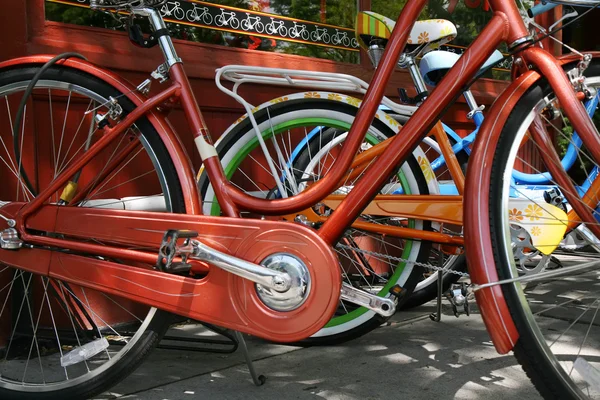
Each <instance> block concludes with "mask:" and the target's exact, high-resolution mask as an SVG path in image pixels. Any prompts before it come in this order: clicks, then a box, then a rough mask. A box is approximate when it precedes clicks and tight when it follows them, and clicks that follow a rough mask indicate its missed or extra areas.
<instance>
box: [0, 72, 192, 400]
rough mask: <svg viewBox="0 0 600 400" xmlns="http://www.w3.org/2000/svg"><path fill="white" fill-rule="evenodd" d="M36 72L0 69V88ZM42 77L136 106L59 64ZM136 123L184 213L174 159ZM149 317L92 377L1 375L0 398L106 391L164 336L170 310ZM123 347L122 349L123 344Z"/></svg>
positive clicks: (174, 204) (145, 124) (174, 206)
mask: <svg viewBox="0 0 600 400" xmlns="http://www.w3.org/2000/svg"><path fill="white" fill-rule="evenodd" d="M38 71H39V67H37V66H26V67H16V68H11V69H7V70H3V71H1V72H0V89H1V88H3V87H5V85H9V84H11V83H16V82H26V81H29V80H31V78H32V77H33V76H34V75H35V74H36V73H37V72H38ZM41 80H42V81H56V82H64V83H67V84H69V85H77V86H80V87H82V88H84V89H87V90H90V91H92V92H94V93H97V94H98V95H100V96H102V97H103V98H105V99H108V98H109V96H112V97H114V98H117V99H119V104H120V105H121V107H123V111H124V113H123V115H126V114H127V113H128V112H131V111H132V110H133V109H134V108H135V106H134V104H133V103H131V102H130V101H129V100H128V99H127V98H126V97H125V96H122V93H120V92H119V91H118V90H117V89H115V88H114V87H112V86H110V85H108V84H107V83H105V82H103V81H101V80H99V79H97V78H95V77H93V76H91V75H88V74H86V73H84V72H81V71H77V70H74V69H70V68H65V67H62V66H61V67H58V66H54V67H52V68H50V69H48V70H47V71H46V72H45V73H44V74H43V76H42V77H41ZM121 96H122V97H121ZM5 117H6V115H4V116H0V118H5ZM136 126H137V127H138V128H139V130H140V131H141V133H142V135H143V137H144V138H145V141H146V149H147V150H151V151H153V152H154V154H155V157H156V161H157V162H158V163H159V165H160V169H161V173H162V175H163V176H164V180H165V185H166V186H167V187H168V191H169V193H170V194H171V196H170V202H171V211H173V212H178V213H181V212H184V211H185V208H184V200H183V194H182V190H181V186H180V183H179V180H178V178H177V173H176V170H175V167H174V165H173V161H172V160H171V158H170V157H169V154H168V152H167V149H166V147H165V146H164V144H163V142H162V141H161V139H160V137H159V135H158V134H157V132H156V131H155V129H154V128H153V126H152V124H151V123H150V122H149V121H148V120H147V119H146V118H142V119H140V120H139V121H138V122H137V123H136ZM163 189H164V188H163ZM149 315H150V314H149ZM150 318H151V319H149V320H148V321H149V324H148V326H147V328H146V330H145V331H143V333H141V336H140V338H139V340H137V342H135V343H134V344H133V345H132V346H131V347H130V348H128V349H127V351H126V352H124V353H123V355H122V356H121V357H120V359H118V360H117V361H116V362H115V363H114V364H113V365H110V367H108V368H106V369H105V370H101V371H99V372H98V373H97V374H95V375H94V376H90V377H89V379H83V380H82V381H81V382H78V383H77V384H75V385H74V386H69V387H65V388H60V389H58V390H51V389H49V388H46V389H47V390H49V391H44V390H43V389H44V387H41V386H40V387H35V388H33V389H32V387H31V386H29V387H27V386H23V388H22V390H14V386H15V385H14V384H13V385H12V389H9V388H8V384H7V383H6V382H3V381H2V378H0V398H2V399H5V400H26V399H36V400H51V399H85V398H89V397H92V396H94V395H95V394H98V393H101V392H103V391H105V390H107V389H108V388H110V387H112V386H114V385H115V384H117V383H118V382H119V381H121V380H123V379H124V378H125V377H127V376H128V375H129V374H130V373H131V372H132V371H134V370H135V368H137V367H138V366H139V365H140V364H141V362H142V361H143V360H144V359H145V358H146V357H147V356H148V355H149V353H150V352H151V350H152V349H153V348H154V347H155V346H156V344H157V343H158V342H159V340H160V339H161V337H162V336H163V335H164V333H165V331H166V330H167V329H168V327H169V325H170V324H171V321H172V318H173V317H172V315H171V314H169V313H166V312H163V311H160V310H155V313H154V314H153V317H150ZM59 343H60V342H59ZM122 348H123V349H125V346H123V347H122ZM3 358H4V357H3ZM0 364H1V362H0ZM99 369H100V368H99ZM94 371H97V370H94ZM88 375H89V373H88ZM86 376H87V375H85V374H84V375H83V377H86ZM78 378H79V377H78Z"/></svg>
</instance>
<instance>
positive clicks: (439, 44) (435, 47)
mask: <svg viewBox="0 0 600 400" xmlns="http://www.w3.org/2000/svg"><path fill="white" fill-rule="evenodd" d="M441 45H442V44H441V43H440V42H434V43H430V44H429V49H430V50H435V49H437V48H438V47H440V46H441Z"/></svg>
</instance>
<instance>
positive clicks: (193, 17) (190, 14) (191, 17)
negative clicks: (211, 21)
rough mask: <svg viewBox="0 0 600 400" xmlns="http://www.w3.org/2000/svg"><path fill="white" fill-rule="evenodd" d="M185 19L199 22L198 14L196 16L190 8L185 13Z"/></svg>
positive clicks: (194, 10) (193, 9) (194, 11)
mask: <svg viewBox="0 0 600 400" xmlns="http://www.w3.org/2000/svg"><path fill="white" fill-rule="evenodd" d="M186 17H187V19H188V20H190V21H192V22H194V21H199V20H200V18H199V17H198V14H197V12H196V9H195V8H192V9H191V10H188V12H187V13H186Z"/></svg>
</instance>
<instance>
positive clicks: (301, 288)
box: [157, 230, 396, 317]
mask: <svg viewBox="0 0 600 400" xmlns="http://www.w3.org/2000/svg"><path fill="white" fill-rule="evenodd" d="M197 236H198V233H196V232H191V231H175V230H169V231H167V232H166V233H165V236H164V238H163V241H162V244H161V247H160V250H159V256H158V264H157V266H158V268H159V269H160V270H161V271H166V272H171V273H181V272H184V273H188V272H189V271H190V270H191V268H192V266H191V264H189V263H188V261H189V260H198V261H204V262H208V263H210V264H211V265H214V266H217V267H219V268H221V269H223V270H225V271H228V272H230V273H232V274H235V275H237V276H239V277H242V278H244V279H247V280H249V281H252V282H254V283H256V291H257V293H258V297H259V298H260V299H261V300H262V301H263V303H265V304H266V305H267V306H268V307H270V308H272V309H273V310H276V311H291V310H294V309H296V308H298V307H299V306H300V305H302V303H304V301H305V300H306V298H307V296H308V294H309V293H310V289H311V280H310V274H309V272H308V269H307V268H306V265H305V264H304V263H303V262H302V260H300V259H299V258H298V257H296V256H294V255H293V254H289V253H275V254H272V255H270V256H268V257H267V258H265V259H264V260H263V261H262V262H261V265H256V264H253V263H250V262H247V261H244V260H241V259H239V258H236V257H233V256H231V255H229V254H226V253H223V252H221V251H218V250H216V249H214V248H212V247H210V246H208V245H206V244H204V243H202V242H200V241H198V240H195V239H194V238H195V237H197ZM179 238H183V239H185V240H184V242H183V243H182V245H178V244H177V239H179ZM176 257H180V258H181V261H177V262H175V259H176ZM265 267H266V268H265ZM340 298H341V299H342V300H344V301H348V302H351V303H353V304H356V305H358V306H362V307H365V308H368V309H369V310H371V311H375V312H376V313H378V314H380V315H381V316H383V317H391V316H392V315H394V312H395V311H396V304H395V303H394V301H393V300H391V299H388V298H382V297H379V296H377V295H374V294H371V293H367V292H365V291H362V290H360V289H356V288H354V287H352V286H351V285H349V284H347V283H345V282H344V283H342V289H341V293H340Z"/></svg>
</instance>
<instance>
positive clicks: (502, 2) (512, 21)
mask: <svg viewBox="0 0 600 400" xmlns="http://www.w3.org/2000/svg"><path fill="white" fill-rule="evenodd" d="M490 6H491V7H492V10H494V11H499V12H501V13H504V14H505V15H506V17H507V18H508V35H507V44H508V48H509V49H511V50H512V49H514V48H515V47H517V46H519V45H520V44H522V43H525V42H527V41H529V40H530V37H529V32H528V31H527V27H526V26H525V23H524V22H523V18H522V17H521V14H520V13H519V9H518V8H517V3H516V2H515V1H514V0H508V1H507V0H490Z"/></svg>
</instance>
